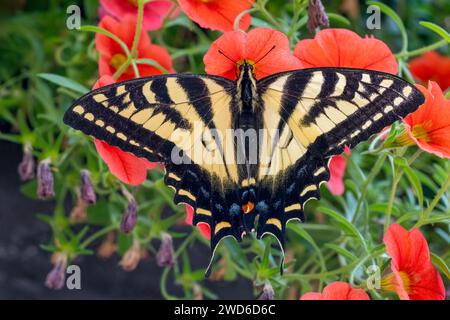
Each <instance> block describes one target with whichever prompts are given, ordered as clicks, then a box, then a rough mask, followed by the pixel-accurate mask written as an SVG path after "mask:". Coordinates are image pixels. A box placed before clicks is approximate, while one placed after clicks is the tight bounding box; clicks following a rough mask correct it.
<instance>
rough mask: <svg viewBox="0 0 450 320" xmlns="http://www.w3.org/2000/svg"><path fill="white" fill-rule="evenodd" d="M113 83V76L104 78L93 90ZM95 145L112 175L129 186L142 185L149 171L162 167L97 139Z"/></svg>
mask: <svg viewBox="0 0 450 320" xmlns="http://www.w3.org/2000/svg"><path fill="white" fill-rule="evenodd" d="M112 83H115V81H114V79H113V78H112V77H111V76H103V77H101V78H100V79H99V80H98V81H97V82H96V83H95V84H94V87H93V89H97V88H100V87H104V86H107V85H109V84H112ZM94 143H95V148H96V149H97V152H98V153H99V154H100V157H101V158H102V159H103V161H105V163H106V165H107V166H108V168H109V171H111V173H112V174H113V175H114V176H116V177H117V178H118V179H119V180H121V181H122V182H125V183H127V184H131V185H138V184H141V183H142V182H144V180H145V179H146V178H147V170H151V169H153V168H154V167H155V166H160V164H159V163H156V162H149V161H147V160H145V159H143V158H138V157H136V156H135V155H133V154H131V153H129V152H125V151H122V150H120V149H119V148H117V147H114V146H111V145H109V144H107V143H106V142H104V141H100V140H97V139H95V140H94Z"/></svg>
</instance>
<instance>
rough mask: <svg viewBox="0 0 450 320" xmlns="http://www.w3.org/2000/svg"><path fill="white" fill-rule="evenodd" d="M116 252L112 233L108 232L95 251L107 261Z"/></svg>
mask: <svg viewBox="0 0 450 320" xmlns="http://www.w3.org/2000/svg"><path fill="white" fill-rule="evenodd" d="M116 251H117V245H116V243H115V236H114V232H110V233H108V235H107V236H106V239H105V240H103V242H102V243H101V245H100V246H99V248H98V249H97V255H98V256H99V257H101V258H103V259H107V258H109V257H111V256H112V255H113V254H114V252H116Z"/></svg>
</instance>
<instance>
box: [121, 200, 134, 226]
mask: <svg viewBox="0 0 450 320" xmlns="http://www.w3.org/2000/svg"><path fill="white" fill-rule="evenodd" d="M137 209H138V208H137V202H136V200H135V199H134V197H132V196H130V197H129V198H128V205H127V208H126V209H125V211H124V213H123V215H122V221H121V223H120V231H122V232H124V233H130V232H131V231H132V230H133V228H134V226H135V225H136V222H137V218H138V214H137Z"/></svg>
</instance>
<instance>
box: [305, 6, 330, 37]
mask: <svg viewBox="0 0 450 320" xmlns="http://www.w3.org/2000/svg"><path fill="white" fill-rule="evenodd" d="M329 25H330V23H329V21H328V16H327V13H326V12H325V8H324V7H323V4H322V1H320V0H309V6H308V23H307V26H308V30H309V31H310V32H314V30H316V29H317V28H319V27H328V26H329Z"/></svg>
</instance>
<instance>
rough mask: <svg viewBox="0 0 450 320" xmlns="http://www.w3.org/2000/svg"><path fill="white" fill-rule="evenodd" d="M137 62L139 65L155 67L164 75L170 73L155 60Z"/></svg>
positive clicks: (139, 60) (138, 60)
mask: <svg viewBox="0 0 450 320" xmlns="http://www.w3.org/2000/svg"><path fill="white" fill-rule="evenodd" d="M135 62H136V63H137V64H147V65H149V66H152V67H155V68H157V69H158V70H159V71H161V72H162V73H164V74H167V73H169V71H168V70H167V69H166V68H164V67H163V66H162V65H160V64H159V63H158V62H156V61H155V60H153V59H137V60H135Z"/></svg>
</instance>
